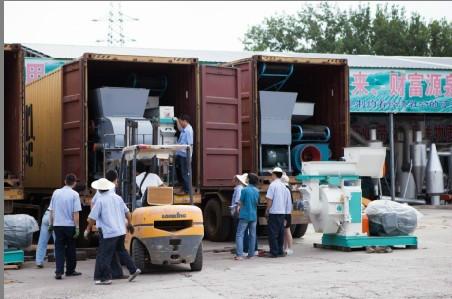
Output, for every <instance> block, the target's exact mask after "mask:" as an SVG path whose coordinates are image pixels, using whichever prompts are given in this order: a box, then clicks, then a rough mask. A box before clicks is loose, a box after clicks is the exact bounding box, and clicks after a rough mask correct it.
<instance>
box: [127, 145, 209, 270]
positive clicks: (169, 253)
mask: <svg viewBox="0 0 452 299" xmlns="http://www.w3.org/2000/svg"><path fill="white" fill-rule="evenodd" d="M181 150H182V151H186V152H187V157H191V155H190V152H191V148H190V146H187V145H145V144H140V145H132V146H127V147H125V148H124V149H123V151H122V157H121V164H120V171H119V179H120V187H121V194H122V197H123V199H124V201H125V202H126V204H127V205H128V206H129V208H130V209H131V211H132V224H133V226H134V227H135V232H134V234H133V235H130V234H127V236H126V241H125V242H126V244H125V246H126V249H127V250H129V253H130V255H131V256H132V258H133V260H134V262H135V264H136V265H137V267H138V268H140V269H142V270H144V271H145V272H146V271H147V270H149V269H150V268H151V265H171V264H190V268H191V270H192V271H200V270H201V269H202V264H203V253H202V239H203V237H204V225H203V216H202V211H201V209H200V208H198V207H197V206H195V205H194V203H195V200H196V201H198V200H200V198H201V197H200V195H199V194H193V189H192V187H191V184H190V190H189V193H188V194H186V195H185V197H184V195H180V194H179V192H177V191H176V188H175V187H174V185H175V156H176V152H177V151H181ZM187 160H188V161H187V164H188V169H189V176H190V179H191V177H192V176H191V173H192V170H191V161H190V159H187ZM137 162H139V163H145V164H146V165H153V166H154V168H155V169H156V171H155V174H157V175H159V176H160V177H161V178H163V182H164V184H165V185H164V186H158V187H147V189H146V191H145V192H144V194H142V195H141V194H140V195H138V196H137V194H138V193H139V192H138V188H141V187H140V186H138V185H137V182H136V176H137ZM177 203H178V204H177Z"/></svg>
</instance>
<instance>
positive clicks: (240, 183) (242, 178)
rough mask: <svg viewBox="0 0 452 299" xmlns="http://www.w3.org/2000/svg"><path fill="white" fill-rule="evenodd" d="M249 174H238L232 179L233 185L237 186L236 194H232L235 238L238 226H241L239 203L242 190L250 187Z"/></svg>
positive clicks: (231, 207)
mask: <svg viewBox="0 0 452 299" xmlns="http://www.w3.org/2000/svg"><path fill="white" fill-rule="evenodd" d="M247 181H248V174H247V173H244V174H241V175H240V174H236V175H235V176H234V178H233V179H232V183H233V184H234V185H235V187H234V192H233V193H232V200H231V206H230V209H231V216H232V219H233V228H234V230H233V236H235V234H236V232H237V225H238V224H239V209H238V207H239V202H240V194H241V192H242V189H243V188H244V187H246V186H247V185H248V183H247Z"/></svg>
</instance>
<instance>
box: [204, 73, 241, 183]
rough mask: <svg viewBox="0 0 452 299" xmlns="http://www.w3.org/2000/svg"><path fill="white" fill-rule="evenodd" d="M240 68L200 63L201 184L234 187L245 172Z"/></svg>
mask: <svg viewBox="0 0 452 299" xmlns="http://www.w3.org/2000/svg"><path fill="white" fill-rule="evenodd" d="M241 118H242V112H241V97H240V70H238V69H236V68H230V67H218V66H207V65H204V66H201V128H202V141H201V144H202V186H203V187H218V186H225V187H229V186H232V178H233V176H234V175H236V174H239V173H242V144H241V141H242V137H241V135H242V120H241Z"/></svg>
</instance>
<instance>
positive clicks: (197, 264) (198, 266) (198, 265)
mask: <svg viewBox="0 0 452 299" xmlns="http://www.w3.org/2000/svg"><path fill="white" fill-rule="evenodd" d="M190 269H191V271H201V270H202V243H201V244H199V246H198V250H197V252H196V258H195V261H194V262H193V263H190Z"/></svg>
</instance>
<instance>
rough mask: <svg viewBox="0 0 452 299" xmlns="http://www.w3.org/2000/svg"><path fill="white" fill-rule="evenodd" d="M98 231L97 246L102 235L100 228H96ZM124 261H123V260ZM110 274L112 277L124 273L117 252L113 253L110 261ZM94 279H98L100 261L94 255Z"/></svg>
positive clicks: (119, 276) (117, 276) (115, 277)
mask: <svg viewBox="0 0 452 299" xmlns="http://www.w3.org/2000/svg"><path fill="white" fill-rule="evenodd" d="M98 232H99V248H100V243H102V239H103V235H102V229H100V228H99V229H98ZM124 263H125V262H124ZM110 266H111V274H112V278H113V279H117V278H121V277H122V276H123V275H124V273H123V272H122V266H121V261H120V260H119V257H118V255H117V254H115V255H114V256H113V258H112V261H111V265H110ZM94 280H100V263H99V259H98V258H97V257H96V265H95V266H94Z"/></svg>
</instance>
